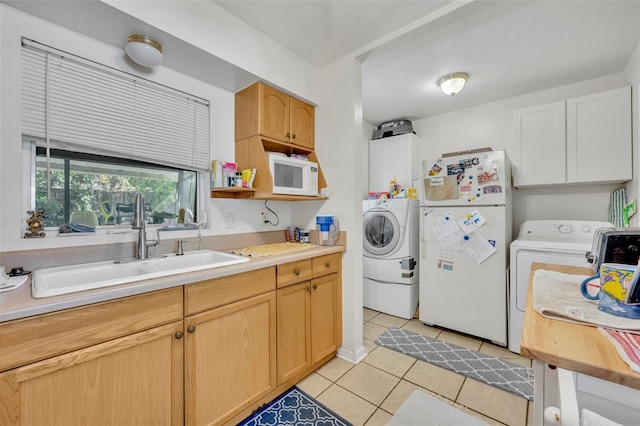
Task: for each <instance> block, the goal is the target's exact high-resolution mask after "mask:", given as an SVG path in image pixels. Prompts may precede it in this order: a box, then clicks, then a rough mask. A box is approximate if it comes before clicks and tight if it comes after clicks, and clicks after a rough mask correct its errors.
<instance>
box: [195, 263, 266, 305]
mask: <svg viewBox="0 0 640 426" xmlns="http://www.w3.org/2000/svg"><path fill="white" fill-rule="evenodd" d="M275 289H276V271H275V266H272V267H269V268H263V269H258V270H257V271H249V272H243V273H241V274H235V275H229V276H228V277H220V278H215V279H212V280H207V281H201V282H199V283H195V284H189V285H186V286H185V289H184V294H185V306H186V309H185V315H193V314H195V313H198V312H202V311H206V310H208V309H212V308H217V307H218V306H222V305H227V304H229V303H233V302H236V301H238V300H243V299H246V298H249V297H252V296H257V295H259V294H262V293H266V292H268V291H271V290H275Z"/></svg>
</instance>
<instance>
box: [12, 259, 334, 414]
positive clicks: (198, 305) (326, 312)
mask: <svg viewBox="0 0 640 426" xmlns="http://www.w3.org/2000/svg"><path fill="white" fill-rule="evenodd" d="M340 256H341V254H340V253H336V254H331V255H327V256H318V257H316V258H313V259H311V261H309V259H307V260H306V261H303V262H292V263H291V264H287V265H283V268H280V269H278V270H277V268H276V267H275V266H272V267H268V268H263V269H258V270H253V271H249V272H244V273H240V274H236V275H231V276H226V277H221V278H216V279H212V280H207V281H202V282H198V283H193V284H188V285H185V286H184V287H174V288H171V289H166V290H161V291H157V292H153V293H148V294H140V295H136V296H131V297H127V298H123V299H116V300H113V301H108V302H103V303H97V304H93V305H87V306H83V307H79V308H74V309H68V310H63V311H58V312H54V313H51V314H45V315H39V316H34V317H30V318H25V319H21V320H15V321H8V322H5V323H1V324H0V371H2V372H0V425H3V426H4V425H47V426H49V425H51V426H57V425H65V426H66V425H100V424H108V425H127V426H128V425H182V424H186V425H189V426H192V425H219V424H227V423H228V424H235V423H236V422H237V421H239V420H241V419H242V418H243V417H246V416H247V415H249V414H250V413H251V410H253V409H255V408H257V407H259V406H260V404H263V403H265V402H267V401H269V400H271V399H273V398H275V397H276V396H277V395H278V394H279V393H281V392H283V391H285V390H286V389H287V388H288V387H289V386H292V385H293V384H295V383H296V382H297V381H299V380H301V379H302V378H303V377H304V376H306V375H308V374H309V373H311V371H313V370H314V369H316V368H318V367H319V366H320V365H321V363H323V362H326V361H328V360H329V359H330V358H331V357H332V356H333V355H335V353H336V350H337V348H338V346H339V345H340V344H341V342H342V335H341V327H342V326H341V317H342V313H341V303H342V302H341V257H340ZM278 268H279V267H278ZM296 277H297V278H296ZM296 280H298V281H301V282H297V283H296V282H295V281H296ZM281 286H282V288H280V287H281Z"/></svg>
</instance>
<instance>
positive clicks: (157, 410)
mask: <svg viewBox="0 0 640 426" xmlns="http://www.w3.org/2000/svg"><path fill="white" fill-rule="evenodd" d="M178 332H182V321H180V322H176V323H172V324H168V325H165V326H161V327H156V328H152V329H150V330H147V331H143V332H140V333H136V334H133V335H131V336H126V337H122V338H119V339H116V340H112V341H109V342H106V343H102V344H98V345H95V346H90V347H88V348H85V349H80V350H77V351H74V352H70V353H68V354H64V355H60V356H56V357H53V358H50V359H46V360H43V361H39V362H36V363H33V364H29V365H26V366H23V367H18V368H16V369H14V370H9V371H7V372H5V373H3V374H1V375H0V424H2V425H65V426H66V425H99V424H112V425H130V424H148V425H168V424H173V425H180V424H182V423H183V402H182V401H183V393H182V389H183V375H182V374H183V373H182V371H183V370H182V368H183V367H182V366H183V364H182V357H183V343H182V342H183V340H182V339H181V338H177V336H176V333H178Z"/></svg>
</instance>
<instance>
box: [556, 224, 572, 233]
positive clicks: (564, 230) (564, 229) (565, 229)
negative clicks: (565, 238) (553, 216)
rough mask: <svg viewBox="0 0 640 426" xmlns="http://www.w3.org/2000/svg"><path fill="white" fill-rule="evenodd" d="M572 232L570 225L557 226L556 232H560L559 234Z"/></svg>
mask: <svg viewBox="0 0 640 426" xmlns="http://www.w3.org/2000/svg"><path fill="white" fill-rule="evenodd" d="M571 231H572V229H571V225H566V224H565V225H560V226H558V232H560V233H561V234H568V233H570V232H571Z"/></svg>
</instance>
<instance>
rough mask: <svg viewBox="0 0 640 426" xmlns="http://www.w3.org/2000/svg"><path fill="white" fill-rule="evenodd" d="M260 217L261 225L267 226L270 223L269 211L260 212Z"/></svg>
mask: <svg viewBox="0 0 640 426" xmlns="http://www.w3.org/2000/svg"><path fill="white" fill-rule="evenodd" d="M260 217H262V226H269V225H270V224H271V223H270V222H271V221H270V219H269V213H267V212H261V213H260Z"/></svg>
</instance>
